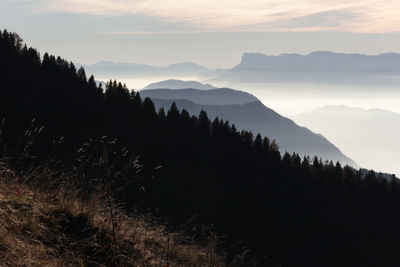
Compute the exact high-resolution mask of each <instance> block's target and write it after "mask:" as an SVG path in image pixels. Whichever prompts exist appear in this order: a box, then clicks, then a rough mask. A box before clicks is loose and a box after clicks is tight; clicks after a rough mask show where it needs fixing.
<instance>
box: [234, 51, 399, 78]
mask: <svg viewBox="0 0 400 267" xmlns="http://www.w3.org/2000/svg"><path fill="white" fill-rule="evenodd" d="M232 70H234V71H356V72H395V73H400V54H397V53H385V54H379V55H362V54H344V53H335V52H328V51H316V52H312V53H310V54H308V55H300V54H281V55H279V56H267V55H264V54H260V53H244V54H243V56H242V60H241V62H240V64H239V65H237V66H235V67H234V68H233V69H232Z"/></svg>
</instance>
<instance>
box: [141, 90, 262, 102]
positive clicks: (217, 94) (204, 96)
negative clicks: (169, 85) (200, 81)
mask: <svg viewBox="0 0 400 267" xmlns="http://www.w3.org/2000/svg"><path fill="white" fill-rule="evenodd" d="M140 95H141V96H142V97H151V98H155V99H170V100H175V99H187V100H190V101H193V102H194V103H197V104H202V105H231V104H245V103H250V102H253V101H258V99H257V98H256V97H255V96H253V95H252V94H249V93H246V92H244V91H239V90H233V89H229V88H217V89H212V90H197V89H191V88H190V89H178V90H175V89H152V90H142V91H140Z"/></svg>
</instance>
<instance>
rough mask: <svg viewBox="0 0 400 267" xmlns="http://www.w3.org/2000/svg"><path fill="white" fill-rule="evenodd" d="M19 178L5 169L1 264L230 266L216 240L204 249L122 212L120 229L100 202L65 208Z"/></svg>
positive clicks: (0, 183)
mask: <svg viewBox="0 0 400 267" xmlns="http://www.w3.org/2000/svg"><path fill="white" fill-rule="evenodd" d="M13 175H14V173H13V172H12V171H11V170H9V169H7V168H5V167H4V166H3V167H1V166H0V266H160V267H161V266H215V267H217V266H225V264H224V258H223V257H222V256H221V255H218V253H216V248H215V247H216V239H215V238H214V237H212V236H210V237H208V242H206V243H207V245H203V246H200V245H197V244H195V243H194V242H190V241H189V242H188V241H186V240H190V239H191V238H190V237H188V236H185V235H183V234H182V233H177V232H169V231H167V229H166V227H165V226H164V225H163V224H161V223H159V222H157V221H156V220H154V218H152V217H151V216H150V215H146V216H145V215H140V214H136V215H134V216H127V215H126V214H125V213H124V212H121V211H117V212H116V220H117V221H118V225H117V227H116V228H115V229H114V227H112V224H111V222H110V219H109V218H110V216H109V210H108V208H107V206H102V205H100V203H102V202H100V201H99V200H98V199H96V198H92V199H91V202H90V205H82V203H81V202H80V201H79V200H78V199H74V200H73V201H69V202H68V203H67V204H65V203H64V204H63V205H61V201H60V199H61V197H60V195H61V194H60V193H42V192H39V191H38V190H33V189H32V188H29V187H28V186H26V185H23V184H20V183H18V182H10V181H12V180H13V179H10V177H12V176H13ZM6 181H7V182H6ZM114 230H115V234H114V233H113V231H114Z"/></svg>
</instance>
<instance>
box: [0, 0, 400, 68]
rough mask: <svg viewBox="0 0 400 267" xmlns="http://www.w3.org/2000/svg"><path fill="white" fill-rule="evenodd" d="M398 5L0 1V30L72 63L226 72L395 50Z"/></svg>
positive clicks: (357, 1)
mask: <svg viewBox="0 0 400 267" xmlns="http://www.w3.org/2000/svg"><path fill="white" fill-rule="evenodd" d="M398 14H400V1H398V0H384V1H383V0H352V1H348V0H346V1H344V0H249V1H242V0H218V1H215V0H212V1H211V0H170V1H165V0H0V28H1V29H4V28H7V29H8V30H11V31H16V32H18V33H19V34H20V35H21V37H22V38H23V39H24V40H25V41H26V42H27V43H28V45H30V46H33V47H36V48H38V49H39V51H42V52H43V51H48V52H50V53H52V54H56V55H61V56H62V57H64V58H67V59H69V60H72V61H74V62H78V63H86V64H87V63H94V62H97V61H100V60H107V61H119V62H137V63H146V64H152V65H157V66H165V65H168V64H172V63H177V62H184V61H190V62H196V63H198V64H201V65H205V66H208V67H210V68H231V67H232V66H234V65H236V64H238V63H239V62H240V57H241V55H242V54H243V53H244V52H260V53H265V54H269V55H278V54H281V53H300V54H307V53H309V52H312V51H316V50H330V51H335V52H345V53H364V54H379V53H384V52H400V16H398Z"/></svg>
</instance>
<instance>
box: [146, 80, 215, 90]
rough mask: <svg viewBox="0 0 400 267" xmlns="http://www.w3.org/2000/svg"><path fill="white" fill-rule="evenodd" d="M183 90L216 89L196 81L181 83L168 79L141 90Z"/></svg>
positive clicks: (180, 81)
mask: <svg viewBox="0 0 400 267" xmlns="http://www.w3.org/2000/svg"><path fill="white" fill-rule="evenodd" d="M160 88H163V89H185V88H192V89H200V90H210V89H216V88H217V87H214V86H212V85H211V84H203V83H200V82H197V81H182V80H176V79H169V80H165V81H160V82H155V83H151V84H149V85H147V86H146V87H144V88H143V90H148V89H160Z"/></svg>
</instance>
